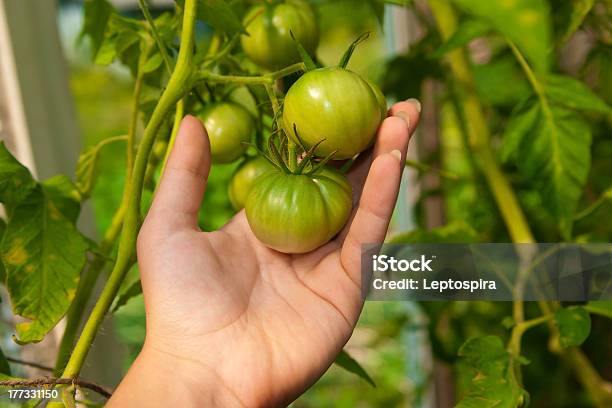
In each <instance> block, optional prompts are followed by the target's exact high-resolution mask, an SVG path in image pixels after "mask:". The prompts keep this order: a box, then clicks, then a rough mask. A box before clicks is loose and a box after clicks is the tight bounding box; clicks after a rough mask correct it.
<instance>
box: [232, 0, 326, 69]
mask: <svg viewBox="0 0 612 408" xmlns="http://www.w3.org/2000/svg"><path fill="white" fill-rule="evenodd" d="M243 23H244V25H245V26H246V31H247V33H248V35H243V36H242V37H241V43H242V49H243V50H244V52H245V53H246V55H247V56H248V57H249V58H250V59H251V60H252V61H253V62H255V63H256V64H257V65H259V66H261V67H263V68H267V69H269V70H275V69H279V68H282V67H286V66H288V65H291V64H294V63H296V62H300V61H301V58H300V55H299V53H298V51H297V48H296V44H295V42H294V41H293V39H292V38H291V32H293V35H295V38H296V39H298V40H299V42H300V43H301V44H302V45H303V46H304V48H305V49H306V50H307V51H308V52H309V53H310V54H313V53H314V51H315V49H316V48H317V44H318V42H319V30H318V28H317V21H316V18H315V15H314V12H313V10H312V8H311V7H310V5H309V4H308V2H306V1H303V0H285V1H284V2H282V3H279V4H276V5H263V4H262V5H259V6H255V7H253V8H252V9H251V10H250V11H249V12H248V13H247V15H246V16H245V17H244V21H243Z"/></svg>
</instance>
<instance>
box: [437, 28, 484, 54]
mask: <svg viewBox="0 0 612 408" xmlns="http://www.w3.org/2000/svg"><path fill="white" fill-rule="evenodd" d="M492 30H493V27H492V26H491V24H489V23H488V22H486V21H483V20H472V19H470V20H467V21H464V22H462V23H461V24H460V25H459V27H457V30H456V31H455V32H454V33H453V35H452V36H451V38H449V39H448V41H446V42H445V43H444V44H442V46H440V48H438V49H437V50H436V51H435V52H434V53H433V55H432V57H435V58H437V57H441V56H442V55H444V54H446V53H447V52H449V51H452V50H454V49H457V48H459V47H463V46H464V45H467V44H469V43H470V42H471V41H472V40H473V39H475V38H478V37H482V36H483V35H485V34H488V33H489V32H490V31H492Z"/></svg>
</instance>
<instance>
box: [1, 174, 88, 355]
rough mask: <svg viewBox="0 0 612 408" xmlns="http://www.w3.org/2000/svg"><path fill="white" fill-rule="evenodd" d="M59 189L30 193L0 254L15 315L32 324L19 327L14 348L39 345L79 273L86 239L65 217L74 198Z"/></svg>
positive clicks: (15, 215) (9, 227) (69, 296)
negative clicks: (16, 343)
mask: <svg viewBox="0 0 612 408" xmlns="http://www.w3.org/2000/svg"><path fill="white" fill-rule="evenodd" d="M62 188H63V187H57V184H55V185H54V186H53V187H51V188H50V187H48V186H45V185H42V186H39V187H37V188H35V189H34V190H32V192H31V193H30V195H29V196H28V197H27V198H26V199H25V200H24V201H22V202H21V203H20V204H19V205H18V206H16V208H15V209H14V211H13V213H12V214H11V217H10V219H9V222H8V225H7V228H6V232H5V234H4V237H3V239H2V243H1V247H0V251H1V255H2V261H3V263H4V267H5V268H6V275H7V280H6V286H7V289H8V292H9V296H10V298H11V304H12V307H13V312H14V313H15V314H17V315H20V316H22V317H25V318H27V319H30V320H31V321H30V322H24V323H19V324H17V336H18V339H17V340H16V341H17V342H18V343H30V342H37V341H40V340H42V339H43V337H44V336H45V334H46V333H47V332H48V331H49V330H51V329H52V328H53V327H54V326H55V325H56V324H57V322H58V321H59V320H60V319H61V318H62V316H63V315H64V314H65V313H66V311H67V310H68V307H69V306H70V303H71V301H72V299H73V298H74V294H75V291H76V287H77V283H78V280H79V275H80V272H81V269H82V268H83V266H84V265H85V261H86V257H85V251H86V250H87V248H88V243H87V241H86V239H85V238H84V237H83V236H82V235H81V234H80V233H79V232H78V231H77V230H76V228H75V226H74V223H73V220H70V219H69V218H68V217H66V215H65V214H64V211H66V212H67V213H70V212H71V211H73V210H72V209H71V208H72V206H73V200H74V197H72V196H62V195H61V194H60V192H61V191H62Z"/></svg>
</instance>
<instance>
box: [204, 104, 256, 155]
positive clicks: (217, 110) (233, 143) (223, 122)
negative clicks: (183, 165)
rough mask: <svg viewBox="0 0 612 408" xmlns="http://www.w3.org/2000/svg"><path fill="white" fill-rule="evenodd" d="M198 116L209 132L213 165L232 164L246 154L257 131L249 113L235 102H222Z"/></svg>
mask: <svg viewBox="0 0 612 408" xmlns="http://www.w3.org/2000/svg"><path fill="white" fill-rule="evenodd" d="M198 116H199V117H200V119H201V120H202V123H204V127H205V128H206V131H207V132H208V138H209V139H210V153H211V155H212V160H213V163H231V162H233V161H234V160H236V159H238V158H239V157H240V156H242V155H243V154H244V152H245V151H246V149H247V147H248V143H249V142H250V141H251V135H252V134H253V132H254V129H255V124H254V123H253V118H252V117H251V114H250V113H249V111H247V110H246V109H245V108H244V107H242V106H240V105H238V104H236V103H233V102H220V103H214V104H212V105H209V106H207V107H206V108H205V109H204V111H203V112H202V113H201V114H200V115H198Z"/></svg>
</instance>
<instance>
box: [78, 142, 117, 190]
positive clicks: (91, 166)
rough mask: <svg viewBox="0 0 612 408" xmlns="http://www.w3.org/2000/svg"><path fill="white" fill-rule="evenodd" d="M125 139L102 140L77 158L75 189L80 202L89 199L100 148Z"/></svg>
mask: <svg viewBox="0 0 612 408" xmlns="http://www.w3.org/2000/svg"><path fill="white" fill-rule="evenodd" d="M124 139H125V137H113V138H108V139H105V140H102V141H101V142H99V143H98V144H97V145H94V146H92V147H89V148H88V149H86V150H85V151H84V152H82V153H81V155H80V156H79V160H78V162H77V165H76V183H75V184H76V188H77V190H78V191H79V193H80V195H81V200H86V199H87V198H89V195H90V194H91V191H92V190H93V188H94V186H95V184H96V179H97V177H98V162H99V160H100V153H101V150H102V147H104V146H106V145H107V144H109V143H112V142H116V141H119V140H124Z"/></svg>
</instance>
